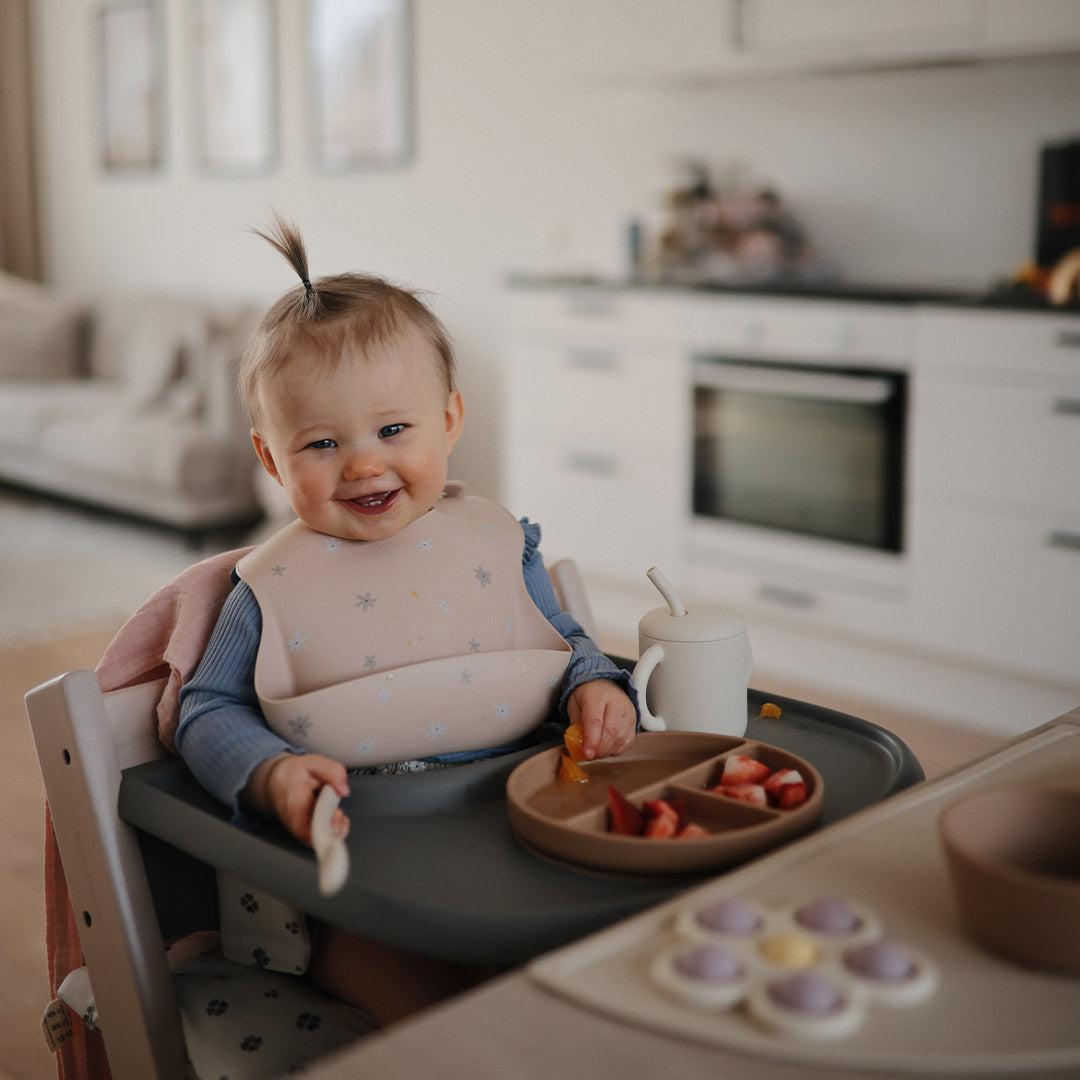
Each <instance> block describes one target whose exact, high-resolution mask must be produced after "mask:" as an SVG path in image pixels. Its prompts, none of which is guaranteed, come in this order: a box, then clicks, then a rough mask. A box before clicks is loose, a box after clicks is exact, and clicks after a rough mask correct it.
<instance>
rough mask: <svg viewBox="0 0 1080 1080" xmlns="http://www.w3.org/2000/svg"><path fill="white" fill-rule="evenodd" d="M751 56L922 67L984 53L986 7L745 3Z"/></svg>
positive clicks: (963, 2)
mask: <svg viewBox="0 0 1080 1080" xmlns="http://www.w3.org/2000/svg"><path fill="white" fill-rule="evenodd" d="M743 12H744V16H743V17H744V23H743V37H744V41H745V48H746V51H747V52H748V53H749V54H752V55H754V56H759V57H763V58H765V57H783V58H786V59H790V60H792V61H796V62H799V63H805V64H811V63H824V62H830V61H835V62H836V63H837V64H844V63H853V62H855V63H857V62H860V61H881V60H889V59H894V60H897V61H903V60H905V59H911V60H917V59H921V58H926V57H932V56H943V55H949V54H957V53H961V52H965V51H969V50H975V49H979V48H981V47H982V46H983V44H984V41H985V3H984V0H746V3H745V6H744V9H743Z"/></svg>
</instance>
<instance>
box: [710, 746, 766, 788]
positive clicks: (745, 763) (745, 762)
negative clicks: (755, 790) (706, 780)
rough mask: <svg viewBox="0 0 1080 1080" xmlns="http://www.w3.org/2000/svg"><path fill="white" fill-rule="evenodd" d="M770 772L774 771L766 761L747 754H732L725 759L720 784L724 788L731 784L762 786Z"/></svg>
mask: <svg viewBox="0 0 1080 1080" xmlns="http://www.w3.org/2000/svg"><path fill="white" fill-rule="evenodd" d="M770 772H772V770H771V769H770V768H769V766H768V765H766V764H765V762H764V761H758V760H757V759H756V758H752V757H748V756H747V755H746V754H731V755H730V756H729V757H726V758H724V771H723V773H722V774H721V776H720V783H721V784H722V785H723V786H724V787H727V786H728V785H729V784H760V783H761V782H762V781H763V780H764V779H765V778H766V777H767V776H768V775H769V773H770Z"/></svg>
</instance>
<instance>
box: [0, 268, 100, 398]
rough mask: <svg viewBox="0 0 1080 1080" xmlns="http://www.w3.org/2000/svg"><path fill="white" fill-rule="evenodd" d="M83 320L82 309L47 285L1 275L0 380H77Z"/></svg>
mask: <svg viewBox="0 0 1080 1080" xmlns="http://www.w3.org/2000/svg"><path fill="white" fill-rule="evenodd" d="M86 320H87V308H86V305H85V304H83V303H81V302H79V301H77V300H74V299H72V298H71V297H68V296H65V295H64V294H63V293H61V292H59V291H58V290H56V289H54V288H51V287H50V286H48V285H39V284H38V283H37V282H34V281H27V280H26V279H25V278H19V277H14V276H13V275H11V274H4V273H0V378H3V379H4V381H8V380H12V379H40V380H48V379H57V378H68V377H70V376H72V375H75V374H77V373H78V372H79V369H80V367H81V365H82V360H83V342H84V338H85V331H86Z"/></svg>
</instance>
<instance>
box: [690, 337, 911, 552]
mask: <svg viewBox="0 0 1080 1080" xmlns="http://www.w3.org/2000/svg"><path fill="white" fill-rule="evenodd" d="M906 416H907V376H906V374H905V373H904V372H902V371H892V370H881V369H878V368H870V367H865V368H863V367H857V366H847V365H844V366H829V365H826V364H819V363H813V364H809V363H808V364H802V363H793V362H791V363H789V362H786V361H785V362H772V361H770V360H761V359H743V358H738V357H730V356H716V355H704V356H698V357H696V358H695V361H694V454H693V509H694V514H695V516H696V518H697V519H698V520H699V521H712V522H724V523H737V524H740V525H747V526H757V527H761V528H764V529H768V530H771V531H776V532H779V533H784V534H787V535H789V536H791V537H816V538H820V539H823V540H829V541H837V542H840V543H842V544H848V545H858V546H860V547H862V548H869V549H877V550H879V551H881V552H892V553H898V552H901V551H902V550H903V546H904V520H903V519H904V442H905V425H906Z"/></svg>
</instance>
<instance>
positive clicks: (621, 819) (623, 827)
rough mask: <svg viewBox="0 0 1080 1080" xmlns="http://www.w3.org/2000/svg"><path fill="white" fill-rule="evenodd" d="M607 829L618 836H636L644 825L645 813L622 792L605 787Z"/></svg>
mask: <svg viewBox="0 0 1080 1080" xmlns="http://www.w3.org/2000/svg"><path fill="white" fill-rule="evenodd" d="M607 803H608V818H609V825H608V830H609V831H610V832H613V833H618V834H619V835H620V836H637V835H638V833H640V832H641V830H642V828H643V827H644V825H645V815H644V814H642V812H641V811H640V810H639V809H638V808H637V807H636V806H635V805H634V804H633V803H632V802H631V801H630V800H629V799H628V798H626V796H625V795H623V794H622V792H620V791H617V790H616V789H615V788H613V787H609V788H608V789H607Z"/></svg>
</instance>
